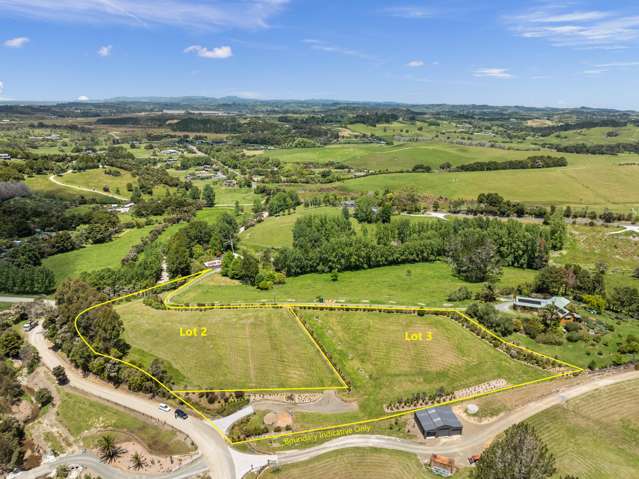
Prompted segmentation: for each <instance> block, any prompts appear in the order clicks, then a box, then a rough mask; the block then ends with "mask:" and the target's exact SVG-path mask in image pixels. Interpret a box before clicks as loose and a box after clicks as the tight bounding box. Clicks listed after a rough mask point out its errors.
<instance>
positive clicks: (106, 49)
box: [98, 45, 113, 57]
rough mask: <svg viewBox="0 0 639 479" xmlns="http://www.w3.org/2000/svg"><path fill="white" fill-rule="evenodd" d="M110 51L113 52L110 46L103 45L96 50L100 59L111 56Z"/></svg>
mask: <svg viewBox="0 0 639 479" xmlns="http://www.w3.org/2000/svg"><path fill="white" fill-rule="evenodd" d="M111 50H113V46H112V45H104V46H102V47H100V48H98V55H100V56H101V57H109V56H111Z"/></svg>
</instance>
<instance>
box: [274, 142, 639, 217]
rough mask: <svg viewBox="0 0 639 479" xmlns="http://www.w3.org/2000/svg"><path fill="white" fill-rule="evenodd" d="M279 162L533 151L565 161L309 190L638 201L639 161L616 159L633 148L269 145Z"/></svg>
mask: <svg viewBox="0 0 639 479" xmlns="http://www.w3.org/2000/svg"><path fill="white" fill-rule="evenodd" d="M266 154H267V155H269V156H274V157H277V158H279V159H280V160H282V161H284V162H291V163H300V162H301V163H304V162H317V163H325V162H327V161H331V160H333V161H341V162H344V163H346V164H349V165H351V166H353V167H357V168H365V169H370V170H377V171H390V172H392V171H398V170H408V169H410V168H412V167H413V166H414V165H415V164H418V163H421V164H426V165H430V166H431V167H433V168H438V167H439V165H440V164H441V163H442V162H444V161H448V162H450V163H452V164H453V165H459V164H462V163H469V162H474V161H488V160H497V161H503V160H508V159H522V158H526V157H528V156H531V155H539V154H550V155H553V156H565V157H566V158H567V159H568V166H567V167H563V168H547V169H535V170H500V171H491V172H460V173H439V172H435V173H431V174H424V173H402V174H399V173H394V174H393V173H389V174H384V175H376V176H368V177H363V178H357V179H352V180H347V181H344V182H342V183H334V184H330V185H313V186H309V187H307V188H305V189H306V190H307V191H314V190H315V191H327V190H330V189H331V188H332V189H333V190H336V191H342V192H346V193H347V192H368V191H383V190H384V189H385V188H390V189H391V190H393V191H402V190H406V189H414V190H415V191H416V192H418V193H430V194H432V195H441V196H446V197H449V198H476V197H477V195H478V194H479V193H486V192H497V193H500V194H501V195H502V196H504V197H506V198H507V199H510V200H514V201H523V202H527V203H535V204H557V205H568V204H570V205H575V206H598V207H611V208H616V209H624V210H627V209H629V208H630V207H633V206H637V205H639V190H637V188H636V187H635V185H636V184H637V183H638V182H639V166H620V163H625V162H633V161H638V160H639V156H637V155H627V154H622V155H617V156H607V155H576V154H569V153H557V152H554V151H550V150H544V151H513V150H501V149H497V148H482V147H471V146H461V145H450V144H439V143H411V144H397V145H392V146H386V145H336V146H329V147H324V148H307V149H293V150H273V151H269V152H268V153H266Z"/></svg>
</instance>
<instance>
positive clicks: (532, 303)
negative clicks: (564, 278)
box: [513, 296, 580, 319]
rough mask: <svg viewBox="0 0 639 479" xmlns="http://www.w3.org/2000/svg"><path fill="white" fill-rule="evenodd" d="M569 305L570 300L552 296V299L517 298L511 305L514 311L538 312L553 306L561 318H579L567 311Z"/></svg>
mask: <svg viewBox="0 0 639 479" xmlns="http://www.w3.org/2000/svg"><path fill="white" fill-rule="evenodd" d="M569 304H570V300H569V299H566V298H564V297H563V296H553V297H552V298H547V299H542V298H529V297H526V296H517V297H516V298H515V301H514V303H513V306H514V307H515V309H535V310H540V309H543V308H546V307H548V306H554V307H555V308H557V312H558V313H559V315H560V316H561V318H562V319H563V318H567V317H574V318H579V317H580V316H579V315H578V314H576V313H573V312H571V311H570V310H568V309H567V306H568V305H569Z"/></svg>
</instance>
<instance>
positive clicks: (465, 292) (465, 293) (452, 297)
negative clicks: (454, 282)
mask: <svg viewBox="0 0 639 479" xmlns="http://www.w3.org/2000/svg"><path fill="white" fill-rule="evenodd" d="M472 297H473V294H472V293H471V292H470V290H469V289H468V288H467V287H466V286H462V287H460V288H459V289H456V290H455V291H453V292H452V293H450V294H449V295H448V298H447V299H448V301H466V300H469V299H471V298H472Z"/></svg>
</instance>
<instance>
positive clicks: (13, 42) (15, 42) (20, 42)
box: [3, 37, 29, 48]
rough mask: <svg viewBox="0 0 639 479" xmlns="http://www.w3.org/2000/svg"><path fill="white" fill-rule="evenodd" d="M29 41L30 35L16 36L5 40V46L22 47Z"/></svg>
mask: <svg viewBox="0 0 639 479" xmlns="http://www.w3.org/2000/svg"><path fill="white" fill-rule="evenodd" d="M27 43H29V38H28V37H15V38H10V39H9V40H5V41H4V43H3V44H4V46H5V47H9V48H22V47H23V46H25V45H26V44H27Z"/></svg>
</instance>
